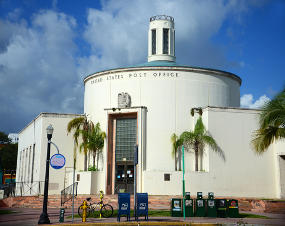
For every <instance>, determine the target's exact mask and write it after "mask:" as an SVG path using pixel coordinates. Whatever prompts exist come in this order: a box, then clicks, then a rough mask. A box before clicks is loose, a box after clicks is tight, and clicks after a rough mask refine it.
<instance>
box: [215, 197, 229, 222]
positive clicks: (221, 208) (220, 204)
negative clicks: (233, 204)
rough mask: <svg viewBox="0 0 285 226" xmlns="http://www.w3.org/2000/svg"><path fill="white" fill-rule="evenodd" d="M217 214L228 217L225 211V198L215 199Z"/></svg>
mask: <svg viewBox="0 0 285 226" xmlns="http://www.w3.org/2000/svg"><path fill="white" fill-rule="evenodd" d="M216 206H217V215H218V217H223V218H224V217H228V211H227V200H226V199H216Z"/></svg>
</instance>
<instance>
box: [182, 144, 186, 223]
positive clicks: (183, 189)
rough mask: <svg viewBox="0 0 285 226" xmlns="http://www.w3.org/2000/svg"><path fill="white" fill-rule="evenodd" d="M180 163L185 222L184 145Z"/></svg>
mask: <svg viewBox="0 0 285 226" xmlns="http://www.w3.org/2000/svg"><path fill="white" fill-rule="evenodd" d="M182 160H183V161H182V163H183V181H182V186H183V188H182V191H183V218H184V220H185V180H184V174H185V168H184V145H182Z"/></svg>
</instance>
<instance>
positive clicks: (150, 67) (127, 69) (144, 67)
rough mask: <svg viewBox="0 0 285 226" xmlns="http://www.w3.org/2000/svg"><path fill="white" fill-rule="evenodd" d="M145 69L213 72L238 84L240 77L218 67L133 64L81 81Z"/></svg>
mask: <svg viewBox="0 0 285 226" xmlns="http://www.w3.org/2000/svg"><path fill="white" fill-rule="evenodd" d="M138 69H140V70H145V71H150V70H173V69H175V70H178V71H190V72H194V73H199V72H203V73H206V74H210V73H214V74H216V75H222V76H227V77H230V78H232V79H234V80H236V81H237V82H238V83H239V84H240V85H241V82H242V80H241V78H240V77H239V76H238V75H236V74H233V73H231V72H227V71H222V70H218V69H211V68H201V67H190V66H134V67H122V68H114V69H108V70H103V71H99V72H95V73H92V74H89V75H87V76H86V77H85V78H84V79H83V82H84V84H85V82H87V81H88V80H89V79H91V78H93V77H97V76H100V75H105V74H109V73H116V72H119V71H120V72H121V71H135V70H138Z"/></svg>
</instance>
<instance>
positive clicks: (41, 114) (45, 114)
mask: <svg viewBox="0 0 285 226" xmlns="http://www.w3.org/2000/svg"><path fill="white" fill-rule="evenodd" d="M48 115H66V116H68V115H69V116H83V115H84V114H73V113H52V112H41V113H40V114H38V115H37V116H36V117H35V118H34V119H33V120H32V121H31V122H29V123H28V124H27V125H26V126H25V127H24V128H23V129H21V130H20V131H19V133H18V134H20V133H21V132H23V131H24V130H25V129H26V128H28V127H29V126H30V125H31V124H32V123H33V122H35V121H36V120H37V119H38V118H40V117H41V116H48Z"/></svg>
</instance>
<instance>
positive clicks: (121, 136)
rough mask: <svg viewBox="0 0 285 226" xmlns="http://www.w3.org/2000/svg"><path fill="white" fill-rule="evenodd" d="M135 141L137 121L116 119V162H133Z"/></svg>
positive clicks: (134, 119)
mask: <svg viewBox="0 0 285 226" xmlns="http://www.w3.org/2000/svg"><path fill="white" fill-rule="evenodd" d="M136 140H137V119H136V118H126V119H118V120H117V125H116V161H124V159H125V160H126V161H133V160H134V146H135V144H136Z"/></svg>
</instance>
